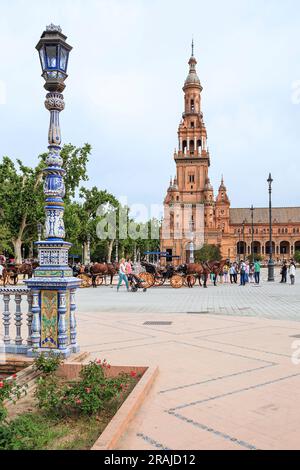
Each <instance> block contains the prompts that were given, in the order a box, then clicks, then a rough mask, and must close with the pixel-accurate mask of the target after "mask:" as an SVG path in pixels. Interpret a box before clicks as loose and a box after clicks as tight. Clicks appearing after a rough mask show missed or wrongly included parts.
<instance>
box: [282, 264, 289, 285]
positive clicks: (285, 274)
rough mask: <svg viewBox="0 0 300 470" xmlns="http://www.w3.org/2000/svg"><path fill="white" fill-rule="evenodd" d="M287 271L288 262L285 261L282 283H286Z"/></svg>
mask: <svg viewBox="0 0 300 470" xmlns="http://www.w3.org/2000/svg"><path fill="white" fill-rule="evenodd" d="M287 271H288V267H287V264H286V261H284V262H283V265H282V267H281V272H280V273H281V281H280V283H281V284H286V282H287Z"/></svg>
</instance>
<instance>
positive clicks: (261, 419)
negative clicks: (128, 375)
mask: <svg viewBox="0 0 300 470" xmlns="http://www.w3.org/2000/svg"><path fill="white" fill-rule="evenodd" d="M263 277H265V273H264V274H263ZM299 305H300V287H299V286H298V285H296V286H295V287H291V286H289V285H286V286H282V285H280V284H278V280H277V282H276V283H274V284H272V285H268V284H266V283H263V284H262V286H261V287H258V288H256V287H253V286H247V287H246V288H242V287H238V286H233V287H232V286H219V287H217V288H213V287H210V288H209V289H207V290H204V289H200V288H197V289H196V288H195V289H193V290H188V289H181V290H178V291H177V290H172V289H170V288H160V289H153V290H149V291H148V292H147V293H145V294H144V293H142V292H138V293H136V294H133V293H126V292H119V293H118V294H117V293H116V291H115V288H113V289H111V288H109V287H107V288H106V287H102V288H99V289H97V290H92V289H88V290H80V292H79V293H78V330H79V341H80V345H81V349H82V350H85V351H90V352H91V354H92V356H93V357H101V358H106V359H108V360H109V361H110V362H111V363H112V364H116V365H118V364H126V365H150V364H158V365H159V368H160V373H159V376H158V378H157V380H156V382H155V385H154V387H153V389H152V390H151V393H150V395H149V396H148V398H147V399H146V401H145V403H144V404H143V406H142V408H141V409H140V411H139V412H138V413H137V415H136V416H135V418H134V420H133V422H132V423H131V425H130V427H129V429H128V431H127V432H126V434H125V435H124V436H123V438H122V440H121V441H120V443H119V446H118V447H119V448H120V449H150V450H151V449H152V450H153V449H163V448H168V449H176V450H178V449H239V450H242V449H291V448H297V449H299V448H300V408H299V406H298V399H300V365H298V366H297V365H294V364H293V362H292V360H291V356H292V353H293V351H294V350H293V349H292V345H293V343H294V342H295V341H299V338H300V324H299V322H298V319H299V318H300V309H299ZM201 311H202V312H206V313H200V312H201ZM187 312H199V313H194V314H191V313H187ZM149 321H154V322H157V321H165V322H171V324H169V325H149V324H147V325H146V324H145V323H146V322H149ZM298 335H299V338H297V336H298ZM295 336H296V338H295ZM298 347H299V346H298Z"/></svg>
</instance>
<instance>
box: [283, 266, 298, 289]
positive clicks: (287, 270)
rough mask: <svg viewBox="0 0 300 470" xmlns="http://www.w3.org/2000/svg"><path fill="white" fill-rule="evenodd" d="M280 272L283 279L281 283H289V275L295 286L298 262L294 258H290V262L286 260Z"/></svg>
mask: <svg viewBox="0 0 300 470" xmlns="http://www.w3.org/2000/svg"><path fill="white" fill-rule="evenodd" d="M280 274H281V281H280V283H281V284H286V283H287V276H288V275H289V277H290V281H291V285H292V286H293V285H294V284H295V280H296V264H295V262H294V260H292V259H290V263H289V264H288V263H287V261H284V262H283V263H282V266H281V270H280Z"/></svg>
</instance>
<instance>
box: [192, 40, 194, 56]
mask: <svg viewBox="0 0 300 470" xmlns="http://www.w3.org/2000/svg"><path fill="white" fill-rule="evenodd" d="M192 57H194V38H193V39H192Z"/></svg>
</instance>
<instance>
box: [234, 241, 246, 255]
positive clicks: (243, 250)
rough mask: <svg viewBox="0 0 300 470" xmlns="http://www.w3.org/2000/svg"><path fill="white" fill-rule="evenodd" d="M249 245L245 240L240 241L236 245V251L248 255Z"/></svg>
mask: <svg viewBox="0 0 300 470" xmlns="http://www.w3.org/2000/svg"><path fill="white" fill-rule="evenodd" d="M246 250H247V246H246V243H245V242H238V243H237V245H236V252H237V254H238V255H239V256H241V255H246Z"/></svg>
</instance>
